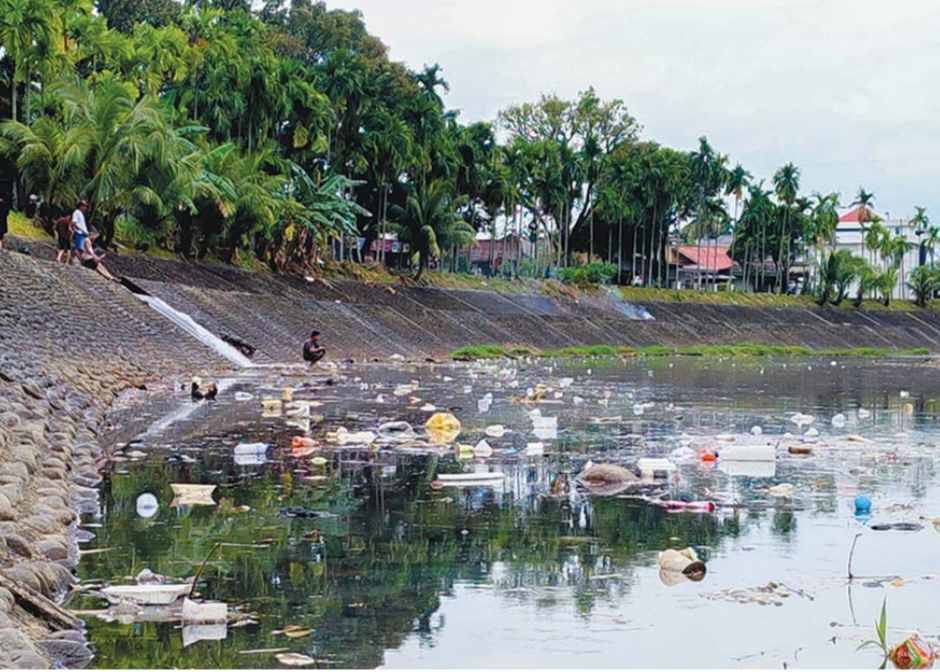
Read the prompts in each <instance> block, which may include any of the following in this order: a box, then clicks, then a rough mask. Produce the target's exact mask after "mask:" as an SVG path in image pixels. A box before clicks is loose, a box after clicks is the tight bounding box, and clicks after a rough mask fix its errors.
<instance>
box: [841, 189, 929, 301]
mask: <svg viewBox="0 0 940 672" xmlns="http://www.w3.org/2000/svg"><path fill="white" fill-rule="evenodd" d="M862 211H863V208H861V207H857V208H854V209H852V210H849V211H848V212H845V213H843V214H842V215H841V216H840V217H839V225H838V227H837V228H836V245H835V247H836V249H837V250H848V251H850V252H851V253H852V254H854V255H855V256H857V257H862V258H863V259H865V260H866V261H868V262H869V263H871V264H873V265H874V266H875V268H883V267H884V260H883V259H882V258H881V255H879V254H878V251H877V250H872V249H870V248H869V247H868V246H867V245H865V242H864V236H865V231H866V230H867V225H868V224H867V222H870V221H871V220H873V219H875V218H876V217H877V218H879V219H880V220H881V225H882V226H884V227H885V228H887V229H888V230H889V231H890V232H891V234H892V235H894V236H897V235H903V236H904V238H905V240H907V242H908V243H910V249H909V250H908V251H907V254H905V255H904V263H903V266H902V268H901V269H899V270H898V282H897V285H895V288H894V298H896V299H903V298H911V290H910V289H909V288H908V287H907V285H906V284H905V283H906V280H907V278H908V276H909V275H910V273H911V271H913V270H914V269H915V268H917V267H918V266H919V265H920V263H921V253H920V243H921V240H922V239H923V235H920V236H918V235H917V231H916V230H915V227H914V225H912V224H911V223H910V221H909V220H906V219H901V218H896V217H895V218H892V217H891V215H890V213H885V214H879V213H876V212H875V211H873V210H868V217H867V219H866V221H865V227H866V228H863V222H862V220H863V219H865V218H863V217H862ZM902 271H903V277H902Z"/></svg>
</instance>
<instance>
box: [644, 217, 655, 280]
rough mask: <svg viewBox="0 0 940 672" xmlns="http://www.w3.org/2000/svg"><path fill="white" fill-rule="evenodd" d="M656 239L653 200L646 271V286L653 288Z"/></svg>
mask: <svg viewBox="0 0 940 672" xmlns="http://www.w3.org/2000/svg"><path fill="white" fill-rule="evenodd" d="M655 237H656V199H655V198H654V199H653V219H652V221H651V222H650V246H649V255H648V256H649V260H648V262H647V269H646V286H647V287H652V285H653V242H654V239H655Z"/></svg>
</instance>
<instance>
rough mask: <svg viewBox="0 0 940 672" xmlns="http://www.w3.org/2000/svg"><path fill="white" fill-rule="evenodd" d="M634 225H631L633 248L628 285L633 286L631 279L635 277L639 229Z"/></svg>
mask: <svg viewBox="0 0 940 672" xmlns="http://www.w3.org/2000/svg"><path fill="white" fill-rule="evenodd" d="M639 228H640V227H638V226H637V225H636V222H634V223H633V248H632V249H631V250H630V284H631V285H632V284H633V279H634V278H635V277H636V233H637V229H639Z"/></svg>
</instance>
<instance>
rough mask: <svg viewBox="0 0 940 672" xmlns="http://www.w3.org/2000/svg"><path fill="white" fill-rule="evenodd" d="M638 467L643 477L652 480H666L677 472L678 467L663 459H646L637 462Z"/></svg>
mask: <svg viewBox="0 0 940 672" xmlns="http://www.w3.org/2000/svg"><path fill="white" fill-rule="evenodd" d="M636 466H637V469H639V470H640V473H641V474H642V475H643V476H646V477H650V478H656V477H662V478H665V477H668V476H669V474H671V473H672V472H674V471H675V470H676V465H674V464H673V463H672V462H670V461H669V460H667V459H664V458H661V457H644V458H643V459H641V460H639V461H637V463H636Z"/></svg>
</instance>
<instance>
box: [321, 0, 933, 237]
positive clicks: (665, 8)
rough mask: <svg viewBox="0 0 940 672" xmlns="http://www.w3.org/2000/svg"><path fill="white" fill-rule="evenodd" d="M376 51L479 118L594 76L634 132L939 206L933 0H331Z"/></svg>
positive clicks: (810, 179)
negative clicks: (356, 12)
mask: <svg viewBox="0 0 940 672" xmlns="http://www.w3.org/2000/svg"><path fill="white" fill-rule="evenodd" d="M330 6H333V7H343V8H347V9H349V8H358V9H361V10H362V11H363V13H364V14H365V17H366V22H367V24H368V27H369V30H370V31H371V32H373V33H374V34H377V35H378V36H379V37H381V38H382V39H383V41H385V43H386V44H388V45H389V47H390V50H391V57H392V58H393V59H396V60H403V61H405V62H406V63H408V65H410V66H411V67H413V68H420V67H421V66H422V65H423V64H425V63H433V62H437V63H440V64H441V66H442V67H443V69H444V76H445V78H446V79H447V80H448V81H449V82H450V85H451V93H450V95H449V97H448V104H449V105H450V106H452V107H455V108H458V109H461V110H462V111H463V116H464V119H465V120H476V119H492V118H493V117H494V116H495V115H496V113H497V111H498V110H499V109H501V108H503V107H506V106H507V105H510V104H513V103H518V102H523V101H526V100H533V99H535V98H537V97H538V95H539V94H540V93H542V92H549V91H554V92H557V93H558V94H560V95H565V96H572V95H574V94H576V93H577V91H579V90H581V89H584V88H586V87H587V86H589V85H594V86H595V87H596V88H597V90H598V92H599V93H600V94H601V95H602V96H604V97H609V98H612V97H617V98H622V99H624V100H625V101H626V103H627V105H628V107H629V108H630V109H631V111H632V112H633V113H634V114H635V115H636V116H637V117H638V119H639V120H640V122H641V123H642V124H643V126H644V127H645V133H646V135H647V136H649V137H651V138H653V139H656V140H658V141H660V142H663V143H665V144H669V145H672V146H676V147H680V148H691V147H692V146H693V145H694V144H695V142H696V138H697V137H698V136H700V135H703V134H704V135H707V136H708V137H709V139H710V140H711V141H712V143H713V144H714V145H715V146H716V147H717V148H718V149H719V150H720V151H723V152H726V153H729V154H731V156H732V159H733V160H738V161H741V162H742V163H744V164H745V166H746V167H747V168H748V169H750V170H751V172H753V173H754V174H755V175H757V176H760V177H768V176H769V175H770V174H771V173H772V172H773V170H774V169H775V168H776V167H778V166H780V165H782V164H783V163H785V162H786V161H793V162H794V163H796V164H797V165H799V166H800V167H801V168H802V173H803V188H804V190H805V191H807V192H809V191H814V190H821V191H823V190H824V191H830V190H837V191H840V192H841V193H842V194H843V198H844V199H845V200H850V197H851V196H852V195H853V194H854V192H855V191H856V190H857V188H858V187H859V186H860V185H862V184H864V185H865V187H866V188H867V189H868V190H869V191H874V192H875V194H876V196H877V202H878V204H879V206H880V208H881V209H882V210H890V211H891V212H892V213H898V214H900V213H903V212H910V211H912V210H913V206H914V205H918V204H919V205H926V206H928V207H929V208H930V210H931V211H932V213H933V215H934V218H935V219H936V220H937V221H938V222H940V198H938V197H936V196H935V195H934V194H935V192H936V189H935V187H936V185H937V184H940V109H938V108H940V105H938V103H940V92H938V89H937V87H936V86H935V83H936V82H937V81H940V77H938V75H940V33H938V32H937V31H936V30H935V27H936V26H937V25H940V21H938V20H940V3H938V2H935V0H903V1H902V2H894V3H883V2H874V1H869V0H621V1H617V0H583V1H582V2H570V0H569V1H561V0H502V1H499V0H477V1H476V2H473V1H471V0H450V1H434V0H407V1H404V0H400V1H397V2H390V1H389V0H339V1H336V2H331V3H330Z"/></svg>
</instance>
